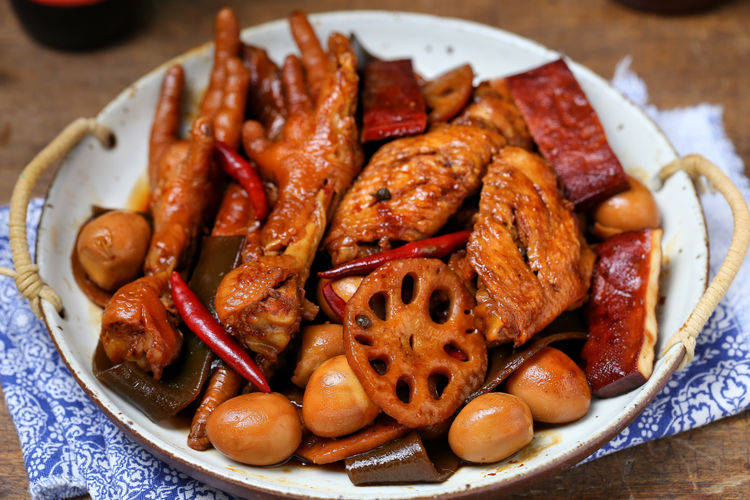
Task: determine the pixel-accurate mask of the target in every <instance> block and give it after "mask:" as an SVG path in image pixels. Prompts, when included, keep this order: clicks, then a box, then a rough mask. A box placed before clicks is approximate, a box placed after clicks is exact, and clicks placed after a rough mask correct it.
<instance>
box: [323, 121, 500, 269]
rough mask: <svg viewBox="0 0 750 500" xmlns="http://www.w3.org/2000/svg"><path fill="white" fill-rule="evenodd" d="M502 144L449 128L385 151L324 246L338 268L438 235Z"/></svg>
mask: <svg viewBox="0 0 750 500" xmlns="http://www.w3.org/2000/svg"><path fill="white" fill-rule="evenodd" d="M503 144H504V141H503V138H502V136H500V135H499V134H497V133H495V132H492V131H490V130H487V129H485V128H482V127H476V126H473V125H443V126H439V127H436V128H434V129H433V130H431V131H429V132H427V133H426V134H423V135H419V136H415V137H406V138H403V139H398V140H395V141H393V142H390V143H388V144H386V145H385V146H383V147H381V148H380V149H379V150H378V151H377V153H375V155H374V156H373V157H372V159H371V160H370V163H369V164H368V165H367V167H366V168H365V169H364V171H363V172H362V174H361V175H360V176H359V177H358V178H357V180H356V182H355V183H354V185H353V186H352V188H351V189H350V190H349V191H348V192H347V193H346V196H344V199H343V201H342V202H341V205H340V206H339V208H338V210H337V211H336V213H335V215H334V217H333V221H332V223H331V228H330V229H329V231H328V235H327V236H326V239H325V242H324V244H325V246H326V248H327V249H328V251H329V253H330V254H331V258H332V259H333V263H334V265H336V264H339V263H342V262H346V261H348V260H351V259H354V258H357V257H361V256H363V255H368V254H372V253H378V252H380V251H382V250H387V249H388V248H390V247H391V245H392V243H393V242H397V241H416V240H421V239H424V238H428V237H430V236H432V235H434V234H435V233H436V232H437V231H438V230H439V229H440V228H441V227H442V226H443V225H444V224H445V222H446V221H447V220H448V218H449V217H450V216H451V215H452V214H453V213H454V212H455V211H456V210H457V209H458V207H459V206H460V205H461V203H462V202H463V200H464V199H465V198H466V197H467V196H469V195H471V194H472V193H474V192H476V191H477V190H478V189H479V183H480V180H481V178H482V175H483V174H484V171H485V168H486V166H487V164H488V163H489V162H490V159H491V158H492V155H494V154H495V153H497V152H498V150H499V148H500V147H502V146H503Z"/></svg>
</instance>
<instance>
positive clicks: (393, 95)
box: [362, 59, 427, 142]
mask: <svg viewBox="0 0 750 500" xmlns="http://www.w3.org/2000/svg"><path fill="white" fill-rule="evenodd" d="M426 127H427V110H426V107H425V103H424V97H423V96H422V90H421V89H420V88H419V83H417V79H416V77H415V76H414V70H413V69H412V65H411V60H409V59H399V60H397V61H380V60H374V61H370V62H369V63H368V64H367V66H365V74H364V84H363V90H362V141H363V142H368V141H377V140H380V139H386V138H388V137H401V136H404V135H411V134H419V133H421V132H424V130H425V128H426Z"/></svg>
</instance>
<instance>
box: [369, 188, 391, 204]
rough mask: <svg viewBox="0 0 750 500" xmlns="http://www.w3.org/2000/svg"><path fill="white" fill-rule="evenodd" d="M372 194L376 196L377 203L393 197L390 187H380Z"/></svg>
mask: <svg viewBox="0 0 750 500" xmlns="http://www.w3.org/2000/svg"><path fill="white" fill-rule="evenodd" d="M372 196H373V197H374V198H375V203H378V202H381V201H386V200H390V199H391V192H390V191H388V188H384V187H382V188H380V189H378V190H377V191H375V192H374V193H372Z"/></svg>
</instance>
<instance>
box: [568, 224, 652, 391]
mask: <svg viewBox="0 0 750 500" xmlns="http://www.w3.org/2000/svg"><path fill="white" fill-rule="evenodd" d="M661 236H662V230H661V229H643V230H640V231H630V232H627V233H621V234H618V235H616V236H613V237H611V238H609V239H608V240H606V241H605V242H604V243H602V244H601V245H599V246H598V247H597V249H596V253H597V255H598V256H599V259H598V261H597V262H596V267H595V268H594V277H593V279H592V284H591V298H590V299H589V302H588V304H587V306H586V323H587V325H588V329H589V338H588V340H587V341H586V344H584V346H583V351H581V357H582V358H583V360H584V361H585V363H586V370H585V371H586V378H587V379H588V381H589V384H590V385H591V389H592V391H593V393H594V395H596V396H598V397H610V396H616V395H618V394H622V393H623V392H627V391H629V390H631V389H634V388H636V387H638V386H639V385H641V384H643V383H644V382H645V381H646V380H648V378H649V377H650V376H651V371H652V370H653V367H654V345H655V344H656V335H657V325H656V314H655V309H656V301H657V299H658V291H659V270H660V268H661Z"/></svg>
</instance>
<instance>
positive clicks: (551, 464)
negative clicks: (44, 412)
mask: <svg viewBox="0 0 750 500" xmlns="http://www.w3.org/2000/svg"><path fill="white" fill-rule="evenodd" d="M311 19H312V22H313V24H314V26H315V28H316V30H317V32H318V35H319V36H320V37H321V39H325V38H327V35H328V33H329V32H331V31H334V30H337V31H341V32H343V33H349V32H354V33H356V34H357V36H358V37H359V39H360V40H362V41H363V43H364V44H365V45H366V46H367V47H368V48H369V49H370V50H372V51H373V52H375V53H376V54H378V55H380V56H383V57H385V58H397V57H411V58H413V60H414V62H415V65H416V69H417V70H418V71H419V72H420V73H422V74H423V75H425V76H427V77H430V76H432V75H435V74H438V73H439V72H441V71H443V70H446V69H449V68H451V67H453V66H456V65H458V64H460V63H465V62H470V63H471V64H472V66H473V67H474V69H475V71H476V73H477V79H478V80H477V81H479V80H481V79H484V78H490V77H497V76H502V75H508V74H512V73H517V72H519V71H522V70H525V69H529V68H532V67H535V66H538V65H540V64H543V63H546V62H549V61H551V60H553V59H556V58H558V57H559V56H560V54H558V53H556V52H554V51H551V50H548V49H546V48H544V47H542V46H540V45H538V44H536V43H533V42H530V41H528V40H526V39H524V38H521V37H519V36H516V35H513V34H511V33H507V32H505V31H501V30H498V29H494V28H490V27H487V26H483V25H480V24H475V23H470V22H466V21H460V20H455V19H445V18H440V17H434V16H429V15H418V14H405V13H395V12H379V11H357V12H334V13H328V14H319V15H313V16H312V17H311ZM242 38H243V40H244V41H246V42H249V43H252V44H255V45H260V46H263V47H265V48H266V49H267V50H268V51H269V53H270V55H271V57H272V58H274V60H276V61H281V60H282V58H283V57H284V56H285V55H286V54H287V53H289V52H292V51H295V46H294V45H293V42H292V39H291V36H290V35H289V32H288V28H287V23H286V21H285V20H279V21H274V22H271V23H267V24H263V25H260V26H256V27H253V28H248V29H246V30H245V31H243V33H242ZM211 56H212V46H211V45H210V44H207V45H204V46H202V47H199V48H197V49H195V50H193V51H191V52H189V53H187V54H185V55H183V56H180V57H178V58H177V59H176V60H175V61H171V62H170V63H172V62H181V63H182V64H183V65H184V67H185V70H186V77H187V86H188V89H189V96H191V97H192V98H190V99H189V102H195V101H196V100H197V97H198V96H199V95H200V92H201V90H202V88H203V87H204V86H205V84H206V82H207V77H208V72H209V68H210V64H211ZM569 64H570V65H571V68H572V70H573V72H574V73H575V75H576V77H577V78H578V80H579V82H580V83H581V85H582V87H583V89H584V90H585V92H586V94H587V95H588V97H589V99H590V100H591V103H592V105H593V106H594V108H595V109H596V110H597V112H598V113H599V117H600V118H601V121H602V123H603V125H604V128H605V130H606V132H607V136H608V137H609V142H610V144H611V145H612V148H613V149H614V151H615V153H616V154H617V156H618V157H619V159H620V161H621V162H622V164H623V165H624V166H625V168H626V169H627V170H628V171H630V172H632V173H636V174H637V175H638V176H639V177H641V178H645V179H646V180H647V181H648V180H651V179H653V178H654V177H655V174H656V172H657V170H658V169H659V167H660V166H662V165H663V164H665V163H667V162H668V161H670V160H672V159H674V158H675V152H674V150H673V148H672V147H671V145H670V144H669V142H668V141H667V140H666V139H665V137H664V136H663V135H662V133H661V132H660V131H659V130H658V129H657V127H656V126H655V125H654V124H653V123H652V122H651V121H650V120H649V119H648V118H647V117H646V116H645V115H644V114H643V113H642V112H641V111H640V110H639V109H637V108H636V107H635V106H634V105H633V104H631V103H630V102H629V101H627V100H626V99H625V98H624V97H623V96H622V95H620V94H619V93H618V92H617V91H615V90H614V89H613V88H612V87H610V86H609V85H608V84H607V83H606V82H605V81H604V80H603V79H601V78H600V77H598V76H596V75H595V74H594V73H592V72H591V71H589V70H587V69H586V68H584V67H582V66H580V65H578V64H575V63H573V62H570V61H569ZM165 68H166V65H164V66H161V67H159V68H157V69H156V70H154V71H152V72H151V73H149V74H148V75H146V76H145V77H143V78H141V79H140V80H138V81H137V82H136V83H134V84H133V85H132V86H131V87H129V88H128V89H126V90H125V91H124V92H123V93H122V94H120V95H119V96H118V97H117V98H116V99H115V100H114V101H112V102H111V103H110V104H109V105H108V106H107V107H106V108H105V109H104V110H103V111H102V112H101V113H100V114H99V116H98V120H99V121H100V122H101V123H103V124H105V125H107V126H108V127H110V128H111V129H112V130H113V131H114V133H115V134H116V137H117V146H116V147H115V148H114V149H112V150H109V151H105V150H103V149H102V148H101V147H100V146H99V145H98V143H97V142H96V141H95V140H94V139H93V138H88V139H86V140H84V141H82V142H81V143H80V144H79V145H78V147H77V148H75V149H74V150H73V151H72V152H71V153H70V154H69V155H68V157H67V159H66V160H65V162H64V163H63V165H62V166H61V168H60V170H59V173H58V175H57V177H56V179H55V181H54V183H53V185H52V187H51V188H50V190H49V194H48V196H47V200H46V204H45V210H44V213H43V215H42V220H41V225H40V229H39V239H38V244H37V262H38V264H39V267H40V269H41V275H42V278H43V279H44V281H45V282H47V283H48V284H50V285H51V286H52V287H53V288H54V289H55V290H57V291H58V292H59V293H60V295H61V297H62V300H63V303H64V306H65V310H66V312H67V314H66V316H65V318H61V317H60V316H59V315H58V314H57V313H56V312H55V310H54V309H53V308H52V307H51V306H50V305H49V304H44V306H43V308H44V313H45V316H46V321H47V324H48V327H49V330H50V333H51V335H52V338H53V339H54V341H55V342H56V344H57V346H58V349H59V350H60V353H61V355H62V357H63V359H64V360H65V362H66V363H67V364H68V366H69V368H70V370H71V372H72V373H73V374H74V375H75V377H76V378H77V379H78V381H79V383H80V384H81V386H82V387H83V388H84V389H85V390H86V391H87V392H88V394H89V395H90V396H91V398H92V399H93V400H94V401H95V402H97V404H99V405H100V406H101V407H102V409H103V410H104V411H105V412H106V413H107V414H108V415H109V416H110V417H111V418H112V419H113V420H114V421H115V422H116V423H117V424H118V425H119V426H120V427H122V428H123V429H125V430H126V431H127V432H128V433H129V434H130V435H131V436H133V437H134V438H135V439H137V440H138V441H140V442H142V443H143V444H144V445H145V446H146V447H147V448H148V449H150V450H151V451H152V452H154V453H155V454H156V455H157V456H159V457H161V458H163V459H165V460H167V461H168V462H170V463H171V464H173V465H174V466H176V467H177V468H179V469H182V470H183V471H186V472H188V473H189V474H190V475H192V476H193V477H196V478H198V479H201V480H204V481H206V482H208V483H210V484H213V485H215V486H217V487H220V488H222V489H225V490H227V491H231V492H232V493H235V494H239V495H250V494H255V493H261V492H265V493H269V494H273V495H275V496H279V495H290V496H299V497H316V498H317V497H340V496H343V497H357V498H375V497H388V498H414V497H433V496H436V495H480V494H482V493H485V492H487V491H488V490H493V491H494V492H497V491H500V490H503V489H506V488H509V487H511V486H517V485H519V484H520V483H522V482H527V481H530V480H533V479H534V478H535V477H538V476H539V475H540V474H543V473H550V472H551V471H553V470H556V469H559V468H562V467H565V466H570V465H572V464H574V463H576V462H578V461H579V460H582V459H583V458H585V457H586V456H587V455H589V454H590V453H592V452H593V451H595V450H596V449H597V448H599V447H600V446H602V445H603V444H605V443H606V442H607V441H608V440H609V439H611V437H613V436H614V435H615V434H616V433H618V432H619V431H620V430H621V429H622V428H623V427H624V426H625V425H626V424H627V423H629V422H630V421H631V420H632V419H633V418H635V416H636V415H637V414H638V413H640V411H641V410H642V409H643V408H644V407H645V406H646V405H647V404H648V402H649V401H650V400H651V399H652V398H653V396H654V395H655V394H656V393H657V392H658V391H659V390H660V389H661V388H662V387H663V385H664V384H665V383H666V380H667V379H668V377H669V376H670V374H671V373H672V372H673V371H674V369H675V367H676V365H677V363H678V362H679V360H680V359H681V357H682V355H683V350H682V347H681V346H675V347H674V348H672V349H671V350H670V351H669V352H668V353H667V354H666V355H665V356H663V357H660V358H659V359H658V361H657V362H656V366H655V369H654V373H653V375H652V376H651V379H650V380H649V381H648V382H647V383H646V384H645V385H643V386H642V387H641V388H639V389H637V390H634V391H632V392H630V393H628V394H624V395H622V396H619V397H616V398H612V399H607V400H595V401H593V402H592V405H591V410H590V411H589V413H588V415H587V416H586V417H585V418H584V419H582V420H580V421H578V422H575V423H573V424H569V425H565V426H561V427H557V428H554V429H548V430H543V431H541V432H537V434H536V435H535V437H534V441H533V442H532V443H531V445H529V446H528V447H527V448H526V449H524V450H523V451H521V452H519V454H517V455H516V456H513V457H511V459H508V460H505V461H503V462H500V463H497V464H492V465H482V466H467V467H463V468H461V469H460V470H459V471H458V472H457V473H456V474H455V475H454V476H453V477H451V478H450V479H449V480H448V481H446V482H444V483H442V484H433V485H408V486H378V487H355V486H353V485H352V484H351V483H350V482H349V480H348V478H347V477H346V475H345V474H344V473H341V472H335V471H331V470H326V469H321V468H316V467H304V468H302V467H295V466H282V467H278V468H253V467H246V466H241V465H239V464H236V463H233V462H231V461H229V460H228V459H227V458H225V457H224V456H222V455H221V454H220V453H218V452H217V451H215V450H211V451H206V452H198V451H194V450H192V449H190V448H188V447H187V444H186V437H187V433H186V431H185V430H184V429H179V428H175V427H172V426H170V425H169V424H155V423H153V422H151V421H150V420H149V419H148V418H146V417H145V416H144V415H143V414H141V413H140V412H139V411H138V410H137V409H136V408H134V407H133V406H131V405H130V404H128V403H127V402H125V401H124V400H123V399H121V398H120V397H119V396H118V395H117V394H115V393H114V392H112V391H111V390H109V389H108V388H106V387H104V386H103V385H102V384H100V383H99V382H98V381H97V380H96V378H94V376H93V374H92V372H91V359H92V355H93V352H94V348H95V346H96V343H97V339H98V335H99V322H100V314H99V313H98V311H97V309H96V308H95V307H93V306H92V305H91V304H90V303H89V301H88V300H87V299H86V297H85V296H84V295H83V294H82V293H81V292H80V291H79V289H78V287H77V286H76V284H75V281H74V279H73V276H72V274H71V270H70V265H69V256H70V253H71V249H72V248H73V244H74V240H75V236H76V232H77V230H78V228H79V227H80V226H81V224H82V223H83V222H84V221H85V220H86V219H87V218H88V217H89V215H90V211H91V208H90V207H91V205H93V204H97V205H104V206H108V207H119V206H125V204H126V203H127V200H128V195H129V193H130V191H131V188H132V187H133V186H134V184H135V183H136V181H137V180H138V178H139V177H140V176H141V175H142V174H143V172H144V171H145V169H146V151H147V143H148V135H149V130H150V127H151V120H152V116H153V112H154V105H155V103H156V100H157V96H158V92H159V87H160V83H161V79H162V76H163V73H164V70H165ZM187 125H188V120H187V119H186V120H185V124H184V126H185V128H186V127H187ZM652 187H653V184H652ZM656 199H657V202H658V204H659V208H660V209H661V213H662V216H663V223H664V239H663V242H664V243H663V250H664V264H665V269H664V272H663V273H662V282H661V295H662V296H663V297H665V300H664V303H663V305H662V306H661V307H660V308H659V311H658V321H659V330H660V344H663V340H664V339H665V338H666V337H668V336H669V335H670V334H671V333H673V332H675V331H676V330H677V329H678V328H679V327H680V326H681V325H682V324H683V322H684V321H685V320H686V319H687V317H688V314H689V313H690V311H691V310H692V308H693V306H694V305H695V304H696V302H697V301H698V299H699V297H700V295H701V293H702V292H703V290H704V288H705V285H706V273H707V256H708V250H707V241H706V230H705V226H704V221H703V214H702V211H701V207H700V204H699V201H698V198H697V196H696V193H695V191H694V189H693V186H692V184H691V182H690V180H689V179H688V177H687V176H686V175H685V174H684V173H682V172H680V173H679V174H677V175H674V176H672V177H671V178H670V179H669V181H668V182H667V183H666V184H665V185H664V187H663V188H662V189H661V190H659V191H658V192H657V193H656ZM660 351H661V345H658V346H657V353H659V352H660ZM290 472H291V473H290Z"/></svg>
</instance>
